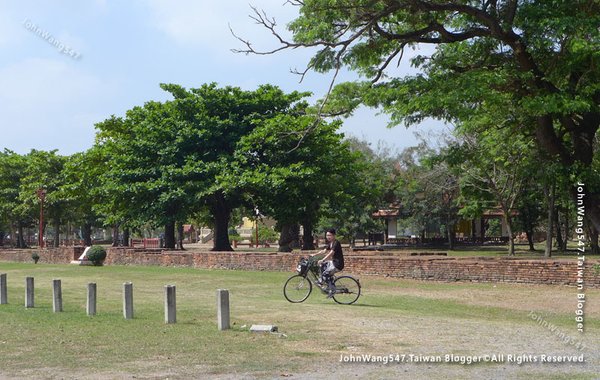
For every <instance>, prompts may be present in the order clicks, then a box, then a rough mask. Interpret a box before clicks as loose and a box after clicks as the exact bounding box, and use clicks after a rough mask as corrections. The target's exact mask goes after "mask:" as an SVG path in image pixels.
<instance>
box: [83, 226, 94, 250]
mask: <svg viewBox="0 0 600 380" xmlns="http://www.w3.org/2000/svg"><path fill="white" fill-rule="evenodd" d="M81 235H82V238H83V245H85V246H86V247H91V246H92V224H91V223H85V224H84V225H83V227H81Z"/></svg>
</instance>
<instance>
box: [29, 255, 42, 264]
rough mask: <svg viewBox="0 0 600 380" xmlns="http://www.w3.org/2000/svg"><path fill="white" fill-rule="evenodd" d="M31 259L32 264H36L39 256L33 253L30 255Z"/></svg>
mask: <svg viewBox="0 0 600 380" xmlns="http://www.w3.org/2000/svg"><path fill="white" fill-rule="evenodd" d="M31 259H32V260H33V262H34V263H36V264H37V262H38V260H39V259H40V255H39V254H38V253H37V252H33V253H32V254H31Z"/></svg>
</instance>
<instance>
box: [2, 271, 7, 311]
mask: <svg viewBox="0 0 600 380" xmlns="http://www.w3.org/2000/svg"><path fill="white" fill-rule="evenodd" d="M7 303H8V290H7V284H6V273H1V274H0V305H6V304H7Z"/></svg>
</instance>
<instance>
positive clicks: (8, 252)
mask: <svg viewBox="0 0 600 380" xmlns="http://www.w3.org/2000/svg"><path fill="white" fill-rule="evenodd" d="M84 249H85V248H84V247H59V248H43V249H38V248H28V249H0V261H14V262H19V263H30V262H33V259H32V258H31V255H32V254H33V253H34V252H37V254H38V255H39V256H40V260H39V261H38V263H42V264H67V263H70V262H71V261H72V260H77V259H78V258H79V256H81V254H82V253H83V250H84Z"/></svg>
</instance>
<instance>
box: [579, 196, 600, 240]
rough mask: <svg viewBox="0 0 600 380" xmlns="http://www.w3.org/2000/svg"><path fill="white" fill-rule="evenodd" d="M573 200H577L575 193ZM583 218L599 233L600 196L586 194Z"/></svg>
mask: <svg viewBox="0 0 600 380" xmlns="http://www.w3.org/2000/svg"><path fill="white" fill-rule="evenodd" d="M574 198H575V199H577V195H576V193H575V195H574ZM585 216H586V217H587V218H588V220H589V221H590V222H591V224H592V225H593V226H594V228H595V229H596V231H600V194H593V193H592V194H586V196H585Z"/></svg>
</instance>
